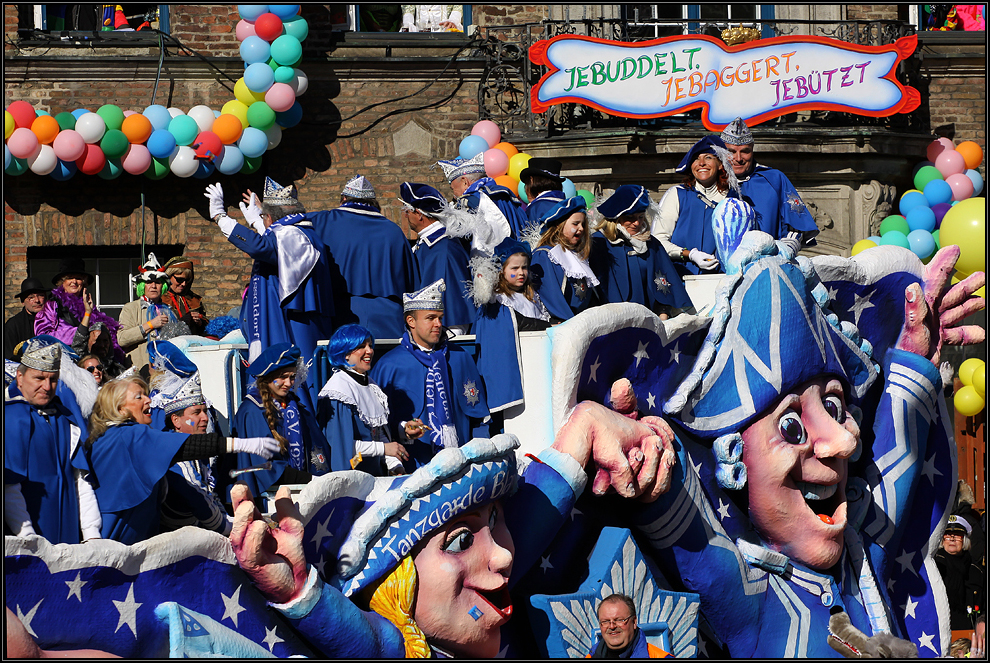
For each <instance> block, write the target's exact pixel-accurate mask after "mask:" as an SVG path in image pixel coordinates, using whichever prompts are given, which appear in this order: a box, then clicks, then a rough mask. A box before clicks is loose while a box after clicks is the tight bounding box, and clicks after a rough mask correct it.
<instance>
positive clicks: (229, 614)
mask: <svg viewBox="0 0 990 663" xmlns="http://www.w3.org/2000/svg"><path fill="white" fill-rule="evenodd" d="M220 598H221V599H223V617H221V618H220V621H223V620H225V619H227V618H230V621H232V622H234V628H237V615H239V614H241V613H242V612H244V611H245V610H247V608H245V607H242V606H241V586H240V585H238V586H237V589H235V590H234V593H233V594H231V595H230V596H227V595H226V594H224V593H223V592H220Z"/></svg>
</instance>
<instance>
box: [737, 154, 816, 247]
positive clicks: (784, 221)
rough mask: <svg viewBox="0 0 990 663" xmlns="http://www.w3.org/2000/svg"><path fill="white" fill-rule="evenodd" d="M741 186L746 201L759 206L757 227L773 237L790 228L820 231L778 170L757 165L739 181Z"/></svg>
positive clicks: (792, 188) (781, 235)
mask: <svg viewBox="0 0 990 663" xmlns="http://www.w3.org/2000/svg"><path fill="white" fill-rule="evenodd" d="M739 188H740V189H741V190H742V198H743V200H745V201H746V202H747V203H749V204H750V205H752V206H753V207H754V208H756V223H757V226H756V227H757V229H758V230H762V231H763V232H765V233H767V234H769V235H771V236H772V237H773V238H774V239H780V238H782V237H784V236H786V235H787V233H788V231H789V230H799V231H801V232H813V233H814V234H815V235H817V234H818V225H817V224H816V223H815V219H814V218H813V217H812V216H811V213H810V212H809V211H808V208H807V207H805V205H804V203H802V202H800V200H801V198H800V196H798V193H797V190H796V189H795V188H794V185H793V184H791V181H790V180H789V179H787V176H786V175H784V174H783V173H782V172H780V171H779V170H777V169H775V168H768V167H766V166H759V165H757V166H756V168H754V169H753V173H752V174H751V175H750V176H749V179H747V180H745V181H740V182H739ZM792 201H793V202H792Z"/></svg>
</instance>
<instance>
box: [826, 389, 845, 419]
mask: <svg viewBox="0 0 990 663" xmlns="http://www.w3.org/2000/svg"><path fill="white" fill-rule="evenodd" d="M822 407H824V408H825V411H826V412H828V413H829V416H831V417H832V418H833V419H835V420H836V421H838V422H839V423H840V424H841V423H845V421H846V409H845V408H844V407H842V399H841V398H839V397H838V396H836V395H835V394H829V395H828V396H826V397H825V400H823V401H822Z"/></svg>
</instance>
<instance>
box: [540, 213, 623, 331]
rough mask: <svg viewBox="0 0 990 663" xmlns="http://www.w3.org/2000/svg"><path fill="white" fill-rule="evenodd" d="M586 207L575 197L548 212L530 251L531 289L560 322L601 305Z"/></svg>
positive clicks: (596, 261)
mask: <svg viewBox="0 0 990 663" xmlns="http://www.w3.org/2000/svg"><path fill="white" fill-rule="evenodd" d="M587 207H588V205H587V203H586V202H585V200H584V198H582V197H581V196H575V197H574V198H568V199H567V200H565V201H564V202H562V203H560V204H558V205H557V206H556V207H554V208H552V209H551V210H550V212H549V213H547V215H546V216H545V217H544V218H543V221H542V224H543V226H542V236H541V237H540V241H539V244H538V245H537V247H536V249H534V251H533V264H532V267H531V269H530V271H531V272H532V278H533V285H534V286H535V287H536V291H537V292H538V293H539V294H540V299H542V300H543V303H544V305H546V307H547V310H548V311H550V314H551V315H553V316H554V317H557V318H560V319H561V320H570V319H571V318H572V317H574V315H575V314H577V313H580V312H581V311H584V310H586V309H587V308H589V307H591V306H597V305H598V304H602V303H604V302H605V298H604V296H603V294H602V291H601V289H600V283H601V281H600V279H599V276H598V274H596V273H595V271H594V269H593V267H592V265H596V264H598V263H599V261H598V260H597V258H598V256H596V255H595V256H593V250H594V247H593V245H592V242H591V233H590V232H588V217H587V215H586V214H585V210H586V209H587Z"/></svg>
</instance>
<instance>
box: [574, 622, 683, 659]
mask: <svg viewBox="0 0 990 663" xmlns="http://www.w3.org/2000/svg"><path fill="white" fill-rule="evenodd" d="M605 646H606V645H605V644H604V643H603V642H602V634H601V633H600V632H599V633H598V635H596V636H595V644H594V645H593V646H592V647H591V651H590V652H588V658H606V657H605V656H595V653H596V652H597V651H598V650H599V649H600V648H602V647H605ZM668 656H670V654H668V653H667V652H665V651H664V650H662V649H660V648H659V647H654V646H653V645H651V644H650V643H649V642H647V641H646V634H645V633H643V631H642V629H636V637H635V639H634V640H633V641H632V642H630V643H629V646H628V648H627V649H626V650H625V651H623V652H622V654H620V655H619V656H618V657H617V658H667V657H668Z"/></svg>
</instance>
